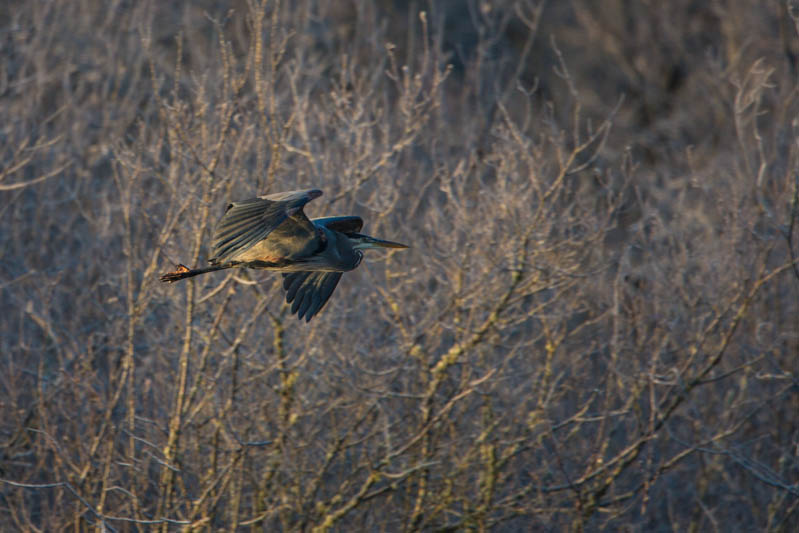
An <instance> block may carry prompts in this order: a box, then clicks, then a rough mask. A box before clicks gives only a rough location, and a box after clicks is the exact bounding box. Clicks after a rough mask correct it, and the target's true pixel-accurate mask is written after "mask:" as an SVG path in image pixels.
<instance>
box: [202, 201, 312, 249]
mask: <svg viewBox="0 0 799 533" xmlns="http://www.w3.org/2000/svg"><path fill="white" fill-rule="evenodd" d="M321 195H322V191H320V190H319V189H306V190H302V191H290V192H283V193H278V194H270V195H267V196H259V197H257V198H251V199H249V200H244V201H243V202H234V203H232V204H230V205H229V206H228V207H227V210H226V211H225V214H224V215H223V216H222V218H221V219H220V220H219V223H218V224H217V226H216V231H215V232H214V239H213V243H212V251H211V257H210V259H209V261H210V262H211V263H212V264H219V263H224V262H225V261H235V260H236V258H237V256H238V255H240V254H242V253H243V252H245V251H247V250H248V249H249V248H251V247H252V246H253V245H255V244H256V243H258V242H260V241H263V240H264V239H266V237H267V236H269V234H271V233H272V232H274V231H275V230H278V228H280V229H279V231H278V233H279V234H280V235H283V236H285V237H286V241H287V244H290V245H291V248H295V249H297V250H300V249H304V248H306V247H308V245H309V241H312V240H315V239H318V236H317V234H316V230H315V228H314V225H313V224H312V223H311V221H310V220H308V217H306V216H305V213H304V212H303V210H302V208H303V207H304V206H305V204H307V203H308V202H310V201H311V200H313V199H314V198H318V197H319V196H321ZM291 248H289V249H288V251H290V250H291Z"/></svg>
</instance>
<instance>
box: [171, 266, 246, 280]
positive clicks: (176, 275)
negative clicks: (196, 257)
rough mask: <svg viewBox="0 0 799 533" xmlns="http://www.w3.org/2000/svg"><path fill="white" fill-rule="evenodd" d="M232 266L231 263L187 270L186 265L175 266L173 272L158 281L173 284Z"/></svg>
mask: <svg viewBox="0 0 799 533" xmlns="http://www.w3.org/2000/svg"><path fill="white" fill-rule="evenodd" d="M232 266H233V265H232V264H231V263H223V264H221V265H214V266H210V267H207V268H189V267H187V266H186V265H177V266H176V267H175V270H174V271H173V272H167V273H166V274H164V275H163V276H161V277H160V278H159V279H160V280H161V281H163V282H166V283H173V282H175V281H180V280H182V279H186V278H192V277H194V276H199V275H200V274H205V273H206V272H214V271H216V270H224V269H226V268H230V267H232Z"/></svg>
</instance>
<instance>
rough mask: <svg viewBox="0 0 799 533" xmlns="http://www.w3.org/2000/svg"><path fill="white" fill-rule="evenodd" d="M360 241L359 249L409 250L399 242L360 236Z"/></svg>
mask: <svg viewBox="0 0 799 533" xmlns="http://www.w3.org/2000/svg"><path fill="white" fill-rule="evenodd" d="M358 237H359V240H360V241H361V242H360V243H359V245H360V246H358V247H359V248H409V246H408V245H407V244H402V243H399V242H394V241H385V240H383V239H375V238H374V237H369V236H368V235H358Z"/></svg>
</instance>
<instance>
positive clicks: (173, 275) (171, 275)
mask: <svg viewBox="0 0 799 533" xmlns="http://www.w3.org/2000/svg"><path fill="white" fill-rule="evenodd" d="M190 271H191V269H190V268H189V267H187V266H186V265H180V264H179V265H176V266H175V270H174V271H172V272H167V273H166V274H164V275H163V276H161V277H160V278H159V279H160V280H161V281H163V282H166V283H173V282H175V281H178V280H181V279H183V278H184V277H186V276H184V274H185V273H186V272H190Z"/></svg>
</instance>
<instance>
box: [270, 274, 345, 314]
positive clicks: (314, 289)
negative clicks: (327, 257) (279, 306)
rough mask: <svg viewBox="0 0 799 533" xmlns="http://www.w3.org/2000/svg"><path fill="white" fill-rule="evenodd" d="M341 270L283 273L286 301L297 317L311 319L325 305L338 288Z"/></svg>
mask: <svg viewBox="0 0 799 533" xmlns="http://www.w3.org/2000/svg"><path fill="white" fill-rule="evenodd" d="M340 279H341V272H290V273H286V274H283V288H284V289H285V290H286V303H290V304H291V313H292V314H294V313H296V314H297V318H299V319H302V318H303V317H304V318H305V321H306V322H310V321H311V319H312V318H313V317H314V315H316V314H317V313H318V312H319V311H321V309H322V308H323V307H324V306H325V304H326V303H327V301H328V300H329V299H330V296H331V295H332V294H333V291H334V290H335V289H336V286H337V285H338V282H339V280H340Z"/></svg>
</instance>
